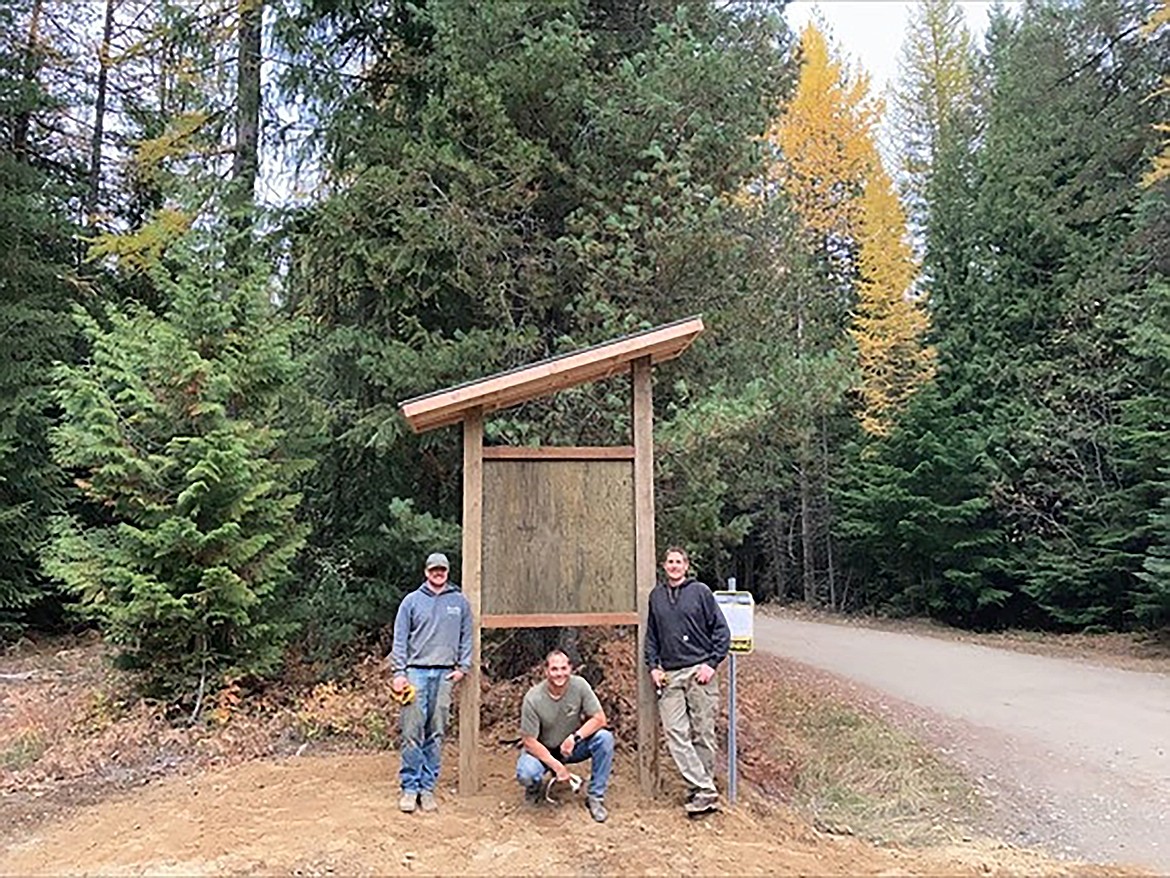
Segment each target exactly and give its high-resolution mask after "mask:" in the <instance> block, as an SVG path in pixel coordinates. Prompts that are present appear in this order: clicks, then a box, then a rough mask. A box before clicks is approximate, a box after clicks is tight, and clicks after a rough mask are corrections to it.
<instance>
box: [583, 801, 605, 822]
mask: <svg viewBox="0 0 1170 878" xmlns="http://www.w3.org/2000/svg"><path fill="white" fill-rule="evenodd" d="M585 807H586V808H588V809H589V816H590V817H592V818H593V819H594V820H596V821H597V822H598V823H604V822H605V821H606V820H607V819H608V818H609V812H608V811H607V810H605V799H603V798H601V796H586V797H585Z"/></svg>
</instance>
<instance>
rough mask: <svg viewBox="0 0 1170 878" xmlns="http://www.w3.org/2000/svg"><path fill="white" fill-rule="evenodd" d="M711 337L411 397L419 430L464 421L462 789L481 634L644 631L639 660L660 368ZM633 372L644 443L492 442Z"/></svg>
mask: <svg viewBox="0 0 1170 878" xmlns="http://www.w3.org/2000/svg"><path fill="white" fill-rule="evenodd" d="M702 331H703V321H702V318H700V317H690V318H687V319H685V320H679V321H676V322H674V323H668V324H665V325H663V326H658V327H655V328H654V329H649V330H646V331H644V332H639V333H636V334H634V335H628V336H625V337H623V338H619V339H616V340H614V341H611V342H607V343H605V344H601V345H596V346H594V347H591V348H586V349H585V350H581V351H577V352H575V353H571V354H565V355H563V356H559V357H553V358H551V359H548V360H542V361H540V362H538V363H533V364H531V365H529V366H523V367H521V368H518V369H512V370H510V371H507V372H501V373H499V374H497V375H492V376H489V377H487V378H482V379H480V380H478V381H471V382H468V383H467V384H461V385H459V386H457V387H451V388H448V389H446V390H440V391H436V392H435V393H430V394H427V395H426V396H420V397H416V398H414V399H410V400H407V401H406V402H404V403H402V404H401V406H400V407H399V408H400V410H401V412H402V414H403V416H404V417H405V418H406V420H407V422H408V423H409V424H410V426H411V428H412V429H413V430H414V431H415V432H416V433H423V432H426V431H428V430H433V429H435V428H436V427H444V426H447V425H449V424H456V423H460V422H462V424H463V569H462V582H461V585H462V587H463V592H464V594H465V595H466V597H467V600H468V602H469V603H470V604H471V610H472V615H473V626H474V627H473V634H472V666H471V673H470V674H469V675H468V679H467V680H466V682H465V683H464V685H463V687H462V695H461V700H460V707H459V792H460V793H462V794H469V793H474V792H476V791H477V790H478V789H479V751H478V746H477V745H478V741H479V695H480V666H479V656H480V631H481V628H482V627H488V628H518V627H533V628H536V627H547V626H555V625H565V626H572V625H637V626H638V657H637V661H638V662H639V663H641V656H642V650H643V644H644V643H645V637H646V622H645V620H646V614H647V610H648V607H649V601H650V591H651V589H652V588H653V587H654V575H655V567H656V564H657V561H656V558H655V548H654V440H653V414H652V407H651V401H652V397H651V384H650V370H651V368H652V367H653V365H654V364H655V363H660V362H662V361H664V360H669V359H672V358H674V357H677V356H678V355H679V354H681V353H682V352H683V351H684V350H686V349H687V347H688V346H690V344H691V342H693V341H694V340H695V338H696V337H697V336H698V335H699V333H701V332H702ZM624 371H628V372H629V373H630V377H631V386H632V424H633V430H632V432H633V445H613V446H603V447H572V448H566V447H554V446H543V447H510V446H493V447H487V448H485V447H484V444H483V423H484V416H485V415H487V414H489V413H490V412H493V411H497V410H499V409H504V408H507V407H509V406H513V405H518V404H520V403H522V402H526V401H528V400H531V399H538V398H540V397H544V396H548V395H550V394H552V393H555V392H557V391H560V390H566V389H568V388H570V387H576V386H577V385H580V384H586V383H588V382H590V381H597V380H599V379H601V378H609V377H611V376H614V375H617V374H619V373H621V372H624ZM637 679H638V775H639V780H640V782H641V785H642V789H643V790H644V791H646V792H647V793H652V792H654V790H655V789H656V788H657V786H658V724H657V717H656V703H655V698H654V690H653V687H652V686H651V683H650V677H649V675H648V674H646V673H638V675H637Z"/></svg>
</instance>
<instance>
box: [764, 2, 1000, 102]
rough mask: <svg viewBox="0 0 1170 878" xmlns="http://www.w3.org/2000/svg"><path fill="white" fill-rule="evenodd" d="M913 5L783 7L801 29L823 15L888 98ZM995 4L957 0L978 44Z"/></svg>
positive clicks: (852, 58)
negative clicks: (889, 86)
mask: <svg viewBox="0 0 1170 878" xmlns="http://www.w3.org/2000/svg"><path fill="white" fill-rule="evenodd" d="M914 5H915V4H914V3H909V2H901V0H819V2H811V0H794V2H792V3H790V4H789V6H788V7H787V9H786V10H785V18H786V19H787V20H788V23H789V26H790V27H791V28H792V29H793V30H794V31H796V32H797V33H799V32H800V30H801V29H802V28H803V27H804V25H805V23H806V22H807V21H808V20H809V18H813V19H816V18H818V16H819V17H823V19H824V20H825V21H826V22H827V23H828V25H829V29H830V31H831V33H832V36H833V38H834V40H835V43H836V45H837V46H838V47H839V48H840V50H841V51H842V52H843V53H844V54H845V55H846V56H848V58H849V60H850V61H851V62H854V63H858V62H859V63H860V64H861V66H862V67H864V68H865V70H866V71H867V72H868V73H869V75H870V81H871V83H872V87H873V91H874V93H875V94H880V95H882V96H885V87H886V85H887V84H888V83H890V82H891V81H893V80H894V79H896V78H897V74H898V64H897V58H898V51H899V49H900V48H901V46H902V37H903V35H904V34H905V32H906V22H907V19H908V17H909V13H910V9H911V8H912V7H913V6H914ZM993 5H994V3H991V2H984V0H959V6H961V7H962V9H963V11H964V12H965V13H966V15H967V27H968V28H970V30H971V33H972V35H973V36H974V37H975V41H976V45H978V44H979V43H980V42H981V40H982V37H983V31H984V30H985V29H986V27H987V13H988V11H989V10H990V9H991V7H992V6H993ZM1004 5H1005V6H1008V7H1011V6H1014V5H1017V4H1015V3H1006V4H1004Z"/></svg>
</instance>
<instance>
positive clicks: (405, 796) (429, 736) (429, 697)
mask: <svg viewBox="0 0 1170 878" xmlns="http://www.w3.org/2000/svg"><path fill="white" fill-rule="evenodd" d="M450 567H451V565H450V563H448V561H447V556H446V555H444V554H443V553H442V552H433V553H431V554H430V555H429V556H428V557H427V562H426V568H425V569H426V581H425V582H423V584H422V585H420V586H419V587H418V588H417V589H415V590H414V591H412V592H411V593H410V594H408V595H407V596H406V597H404V598H403V599H402V603H401V604H399V605H398V615H397V616H396V617H395V619H394V645H393V647H392V648H391V650H390V655H389V659H390V663H391V666H392V668H393V670H394V682H393V683H392V684H391V688H392V689H393V690H394V692H395V695H396V697H397V698H398V700H399V701H401V702H402V705H403V706H402V712H401V715H400V721H401V725H402V765H401V768H400V770H399V773H398V776H399V780H400V782H401V786H402V795H401V798H400V799H399V800H398V808H399V810H401V811H405V812H407V813H410V812H412V811H414V810H415V808H416V807H418V808H421V809H422V810H423V811H434V810H435V809H436V808H438V803H437V802H436V801H435V784H436V783H437V782H438V779H439V760H440V756H441V755H442V746H443V734H444V733H445V732H446V730H447V719H448V717H449V716H450V714H451V691H452V689H453V688H454V686H455V684H456V683H458V682H459V681H460V680H462V679H463V675H464V674H466V673H467V671H468V670H469V669H470V667H471V605H470V604H469V603H468V602H467V598H465V597H464V596H463V592H462V591H460V589H459V586H458V585H455V584H454V583H452V582H448V581H447V575H448V572H449V570H450Z"/></svg>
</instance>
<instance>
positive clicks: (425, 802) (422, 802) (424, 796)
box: [418, 790, 439, 811]
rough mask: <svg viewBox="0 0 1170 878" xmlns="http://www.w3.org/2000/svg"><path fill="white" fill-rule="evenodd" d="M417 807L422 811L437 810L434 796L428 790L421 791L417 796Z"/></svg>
mask: <svg viewBox="0 0 1170 878" xmlns="http://www.w3.org/2000/svg"><path fill="white" fill-rule="evenodd" d="M418 806H419V807H420V808H422V809H423V810H424V811H438V810H439V803H438V802H437V801H435V794H434V793H432V792H431V791H430V790H423V791H422V792H421V793H419V794H418Z"/></svg>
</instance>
